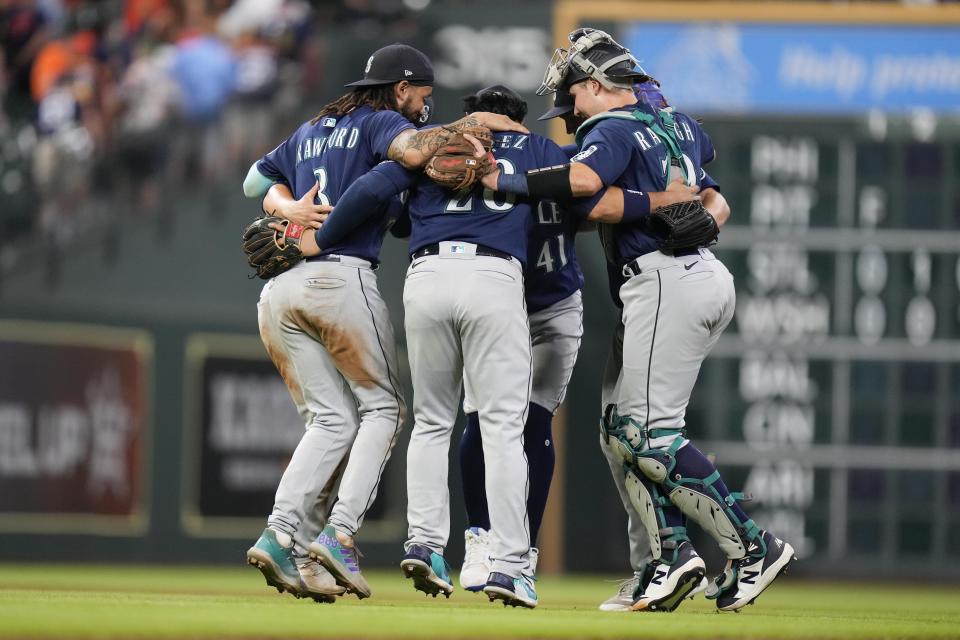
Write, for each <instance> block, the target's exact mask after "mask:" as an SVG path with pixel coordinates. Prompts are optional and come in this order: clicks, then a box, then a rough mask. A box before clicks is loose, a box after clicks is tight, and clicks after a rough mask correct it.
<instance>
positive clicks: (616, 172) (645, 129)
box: [573, 104, 717, 265]
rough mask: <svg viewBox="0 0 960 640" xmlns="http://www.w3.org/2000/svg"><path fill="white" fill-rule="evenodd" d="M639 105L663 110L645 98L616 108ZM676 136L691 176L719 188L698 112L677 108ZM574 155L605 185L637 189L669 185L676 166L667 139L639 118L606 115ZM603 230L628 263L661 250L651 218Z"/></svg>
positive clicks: (617, 257)
mask: <svg viewBox="0 0 960 640" xmlns="http://www.w3.org/2000/svg"><path fill="white" fill-rule="evenodd" d="M634 109H637V110H641V111H643V112H645V113H648V114H651V115H653V116H654V117H656V118H657V119H658V121H659V116H658V115H657V111H656V110H655V109H653V108H652V107H650V106H648V105H645V104H636V105H629V106H627V107H624V108H622V109H615V110H614V111H623V112H626V113H629V112H631V111H633V110H634ZM673 116H674V127H673V130H674V132H675V134H676V141H677V143H678V145H679V147H680V151H681V152H682V154H683V162H684V165H685V168H686V174H687V175H688V176H689V178H688V179H689V180H691V181H693V182H696V183H697V184H699V185H700V187H701V188H708V187H712V188H717V183H716V182H715V181H714V180H713V178H711V177H710V176H709V174H707V172H706V171H705V170H704V168H703V165H705V164H707V163H708V162H710V161H711V160H713V158H714V157H715V155H716V152H715V151H714V148H713V142H712V141H711V140H710V138H709V136H707V134H706V133H705V132H704V131H703V129H701V128H700V124H699V123H698V122H697V121H696V120H694V119H693V118H691V117H689V116H687V115H685V114H682V113H674V114H673ZM580 149H581V150H580V153H578V154H577V155H576V156H574V157H573V160H574V161H578V162H583V163H584V164H585V165H587V166H588V167H590V168H591V169H593V170H594V171H595V172H596V173H597V175H598V176H600V179H601V180H602V181H603V184H604V185H616V186H618V187H621V188H625V189H634V190H636V191H646V192H649V191H664V190H665V189H666V188H667V175H668V170H669V167H670V154H669V150H668V147H667V145H666V144H665V143H664V141H663V140H661V139H660V136H658V135H657V134H656V133H655V132H654V131H653V129H652V128H651V127H649V126H647V125H646V124H644V123H642V122H639V121H637V120H633V119H629V120H628V119H621V118H605V119H603V120H600V121H598V122H597V123H596V124H594V126H593V128H592V129H590V131H589V132H588V133H587V135H586V137H585V138H584V140H583V143H582V144H581V146H580ZM605 231H608V232H609V233H602V236H603V237H604V239H605V248H606V250H607V257H608V259H611V261H613V262H614V263H616V264H618V265H622V264H623V263H625V262H627V261H629V260H632V259H634V258H636V257H639V256H641V255H644V254H646V253H650V252H651V251H656V250H657V237H656V236H655V235H654V234H653V233H652V232H651V231H650V230H649V229H648V228H647V225H646V221H645V220H641V221H640V222H636V223H621V224H617V225H610V226H609V228H607V229H605Z"/></svg>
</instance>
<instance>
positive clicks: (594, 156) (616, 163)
mask: <svg viewBox="0 0 960 640" xmlns="http://www.w3.org/2000/svg"><path fill="white" fill-rule="evenodd" d="M607 122H611V125H607ZM620 129H621V128H620V127H617V126H615V125H614V124H613V123H612V121H609V120H607V121H601V122H598V123H597V124H596V125H595V126H594V127H593V129H591V130H590V133H588V134H587V137H586V138H585V139H584V141H583V145H582V146H581V147H580V153H578V154H577V155H575V156H573V158H571V161H573V162H582V163H583V164H585V165H586V166H588V167H590V168H591V169H593V170H594V171H595V172H596V174H597V175H598V176H600V180H601V181H602V182H603V184H604V185H605V186H610V185H611V184H613V183H614V182H616V180H617V178H619V177H620V176H621V175H623V172H624V171H625V170H626V168H627V165H628V164H630V159H631V157H632V156H633V152H634V147H633V142H632V140H633V137H632V136H630V135H624V133H625V132H624V131H621V130H620Z"/></svg>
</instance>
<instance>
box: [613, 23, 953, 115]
mask: <svg viewBox="0 0 960 640" xmlns="http://www.w3.org/2000/svg"><path fill="white" fill-rule="evenodd" d="M620 37H621V38H622V41H623V42H624V44H625V46H627V47H629V48H630V49H631V50H632V51H633V52H634V54H635V55H636V56H637V57H638V58H639V59H640V60H641V64H642V65H643V67H644V68H645V69H646V70H647V71H648V72H649V73H650V74H651V75H653V76H655V77H657V78H659V79H660V80H661V81H663V83H664V88H665V90H666V95H667V96H668V98H669V99H670V101H671V102H672V103H673V104H675V105H679V106H681V107H682V108H683V109H685V110H689V111H698V112H708V111H713V112H726V113H743V112H766V113H850V112H859V111H864V110H868V109H880V110H884V111H891V112H903V111H908V110H911V109H916V108H925V109H931V110H934V111H953V112H956V111H957V110H958V109H960V26H956V25H953V26H943V27H934V26H907V25H904V26H845V25H830V26H824V25H817V26H815V25H803V24H745V23H736V22H698V23H693V22H691V23H677V22H634V23H631V24H629V25H627V26H625V27H624V29H623V31H622V32H621V34H620Z"/></svg>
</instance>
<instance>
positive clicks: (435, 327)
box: [327, 86, 693, 608]
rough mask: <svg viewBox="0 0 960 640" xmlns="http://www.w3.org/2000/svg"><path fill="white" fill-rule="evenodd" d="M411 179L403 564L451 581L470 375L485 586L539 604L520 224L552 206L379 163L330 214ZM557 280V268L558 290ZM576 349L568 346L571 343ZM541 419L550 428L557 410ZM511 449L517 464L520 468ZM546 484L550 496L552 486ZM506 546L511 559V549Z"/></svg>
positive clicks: (519, 152)
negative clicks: (447, 551)
mask: <svg viewBox="0 0 960 640" xmlns="http://www.w3.org/2000/svg"><path fill="white" fill-rule="evenodd" d="M478 98H479V99H480V102H482V104H483V105H484V106H485V107H486V106H494V105H496V106H498V107H499V108H501V110H502V111H503V112H504V113H505V114H508V115H512V116H514V117H522V116H523V115H524V114H523V113H520V112H519V111H518V110H516V109H515V107H516V106H517V105H518V104H519V105H522V101H521V100H520V99H519V96H517V95H516V94H515V93H514V92H512V91H511V90H509V89H507V88H505V87H500V86H497V87H490V88H489V89H485V90H483V91H481V92H480V94H479V95H478ZM493 153H494V154H495V156H496V159H497V163H498V166H500V167H501V168H502V169H503V170H505V171H508V172H515V171H517V170H524V169H526V168H528V167H531V166H543V164H542V163H545V162H546V163H556V162H566V161H567V156H566V155H565V154H564V153H563V151H562V150H561V149H560V148H559V147H558V146H557V145H556V144H555V143H553V142H552V141H550V140H548V139H546V138H542V137H540V136H535V135H530V134H526V133H525V134H519V135H518V134H515V133H509V134H506V133H505V134H498V135H497V136H495V138H494V142H493ZM407 189H409V197H408V209H409V212H410V218H411V221H412V238H411V243H410V248H411V251H412V257H413V262H412V264H411V267H410V270H409V271H408V277H407V283H406V287H405V291H404V302H405V308H406V312H407V323H406V326H407V345H408V351H409V353H410V367H411V373H412V375H413V381H414V412H415V415H416V416H417V418H416V426H415V427H414V434H413V436H412V438H411V445H410V450H409V452H408V465H407V473H408V484H409V489H408V499H409V501H410V504H409V509H408V519H409V524H410V540H409V541H408V543H407V546H406V549H407V555H406V556H405V558H404V560H403V562H402V563H401V567H403V569H404V572H405V574H406V575H407V576H408V577H411V578H413V579H414V585H415V587H416V588H417V589H419V590H422V591H425V592H427V593H431V594H434V595H436V594H438V593H444V594H445V595H449V594H450V593H451V592H452V591H453V584H452V582H451V580H450V575H449V565H448V564H447V562H446V560H445V559H444V558H443V555H442V554H443V549H444V547H445V546H446V542H447V536H448V535H449V494H448V492H447V491H446V465H445V464H444V461H445V460H446V457H445V456H446V455H447V449H448V447H449V438H450V433H451V431H452V428H453V421H454V420H455V418H456V412H457V401H458V399H459V395H460V386H461V385H460V380H461V376H462V379H463V382H464V386H465V389H466V397H467V399H468V400H467V403H468V404H469V405H472V406H476V407H477V408H478V412H477V413H478V414H479V416H478V417H479V429H480V433H481V434H482V447H483V452H484V459H485V460H486V461H487V468H485V469H484V477H485V485H486V489H487V491H486V495H487V496H493V497H492V498H490V499H489V519H490V525H488V526H490V528H491V529H492V530H493V531H494V532H495V534H496V535H495V536H493V539H492V540H491V541H490V556H491V557H490V564H489V568H488V569H487V574H486V575H484V576H483V578H482V580H483V582H482V583H480V584H479V585H478V587H479V588H482V590H483V591H484V592H486V593H487V594H488V595H489V596H490V597H491V598H492V599H494V598H496V599H503V600H504V601H505V602H507V603H509V604H512V605H517V606H525V607H530V608H532V607H535V606H536V604H537V595H536V591H535V589H534V584H533V577H532V572H531V571H530V568H529V566H524V565H525V564H528V563H529V559H528V557H529V556H528V551H529V547H530V542H529V533H528V530H527V528H526V527H527V521H526V518H525V517H524V516H525V512H526V507H527V500H526V498H527V496H526V483H527V480H528V478H527V475H526V463H525V460H524V459H523V449H522V443H521V438H522V437H523V427H524V422H525V419H526V416H525V415H524V414H526V413H527V411H528V407H527V404H522V403H521V402H520V401H521V400H522V401H523V403H529V400H528V398H527V395H528V392H529V378H530V372H531V370H530V360H529V358H530V337H529V330H528V328H527V320H526V310H525V309H524V307H523V295H522V292H523V288H522V286H523V282H522V277H519V271H520V270H519V265H520V264H522V263H523V262H525V261H528V259H531V260H532V258H531V257H528V255H527V243H526V238H527V236H526V231H527V230H528V229H529V228H530V226H531V225H533V224H535V223H536V221H537V220H538V219H539V216H543V215H546V214H544V213H543V212H544V211H551V209H539V206H538V205H539V203H538V202H536V201H531V200H529V199H513V198H510V197H505V198H501V199H496V197H495V196H494V195H493V194H492V192H485V191H481V190H480V189H474V190H467V191H459V192H454V191H450V190H449V189H443V188H441V187H439V186H438V185H436V184H434V183H433V182H431V181H429V180H427V179H426V178H424V177H422V176H418V175H417V174H410V173H407V172H404V171H403V170H402V169H400V168H399V167H396V166H395V165H393V166H391V164H390V163H384V164H383V165H380V166H378V167H377V168H376V169H374V171H372V172H371V173H370V174H368V175H367V176H364V177H363V178H361V179H360V180H358V181H357V182H356V183H355V184H354V185H353V186H352V187H351V188H350V189H349V190H348V192H347V193H345V194H344V195H343V197H342V198H341V199H340V201H339V202H338V204H337V207H336V208H335V210H334V214H333V216H332V217H331V218H330V219H331V220H332V219H333V218H334V217H336V216H337V215H339V214H341V213H343V214H344V215H346V216H347V217H348V218H350V217H352V216H353V215H355V213H354V212H359V211H363V210H368V209H371V208H376V207H379V206H382V204H383V203H384V202H387V201H388V200H389V199H390V198H391V197H392V196H393V195H394V194H395V193H398V192H400V191H403V190H407ZM653 197H654V198H661V199H663V201H665V202H668V201H679V200H683V199H689V198H692V197H693V193H692V190H684V191H678V192H673V193H665V194H660V193H658V194H654V196H653ZM549 204H551V203H548V205H549ZM594 209H595V212H591V214H590V215H591V216H594V215H596V216H601V215H602V216H604V217H602V218H599V219H608V220H611V221H614V220H617V219H619V213H617V212H613V211H611V212H610V213H609V214H607V213H603V211H604V208H603V207H601V206H600V205H599V204H597V205H596V206H595V207H594ZM535 211H536V213H535ZM607 215H609V216H610V217H606V216H607ZM553 219H554V218H553V216H552V215H551V217H550V218H544V220H549V221H551V224H553V223H552V220H553ZM327 224H329V221H328V223H327ZM551 237H552V239H553V240H555V241H556V242H557V247H559V245H560V242H561V241H560V240H559V239H557V238H556V236H555V235H551ZM444 238H449V239H447V240H444ZM434 241H436V242H434ZM536 250H537V251H538V252H539V253H538V261H541V259H542V262H543V264H544V266H546V265H547V264H548V263H549V260H547V258H546V257H545V256H543V247H542V246H536ZM553 260H554V262H553V266H554V268H555V269H556V268H559V267H561V266H562V265H563V263H564V261H565V260H567V261H568V264H569V257H568V254H564V255H563V256H559V255H558V256H557V257H555V258H553ZM572 278H573V280H574V284H573V286H572V287H570V289H572V290H570V289H568V290H567V291H566V292H565V293H566V295H561V296H560V301H563V300H568V299H569V298H570V297H571V296H573V295H574V294H575V293H576V292H577V291H578V290H579V286H580V281H579V278H578V277H577V276H576V275H573V276H572ZM558 282H559V281H558V280H556V279H554V281H553V284H554V286H555V287H556V286H557V285H558ZM547 289H548V288H547V287H542V292H543V294H544V296H547V295H555V294H556V290H551V291H550V293H549V294H548V293H547ZM571 303H572V304H576V301H575V300H574V301H569V300H568V302H567V305H565V306H564V307H561V306H559V305H557V307H556V309H555V311H558V312H560V311H562V312H564V314H566V306H570V305H571ZM547 306H548V307H550V306H552V305H550V304H549V303H548V305H547ZM566 318H567V321H566V322H565V323H563V324H562V325H561V326H562V327H563V330H565V331H567V332H570V333H573V334H579V332H580V329H579V313H578V314H577V317H576V320H575V323H576V324H575V325H574V327H575V328H571V327H569V326H567V325H570V324H573V323H574V320H573V319H572V318H571V317H570V316H569V315H567V316H566ZM521 320H522V321H521ZM521 328H522V329H523V331H522V333H521V332H520V329H521ZM461 345H462V346H461ZM566 346H567V352H566V353H565V357H566V359H568V360H570V361H571V362H570V363H569V367H572V359H573V356H574V354H575V351H576V345H575V343H574V344H572V345H571V344H570V343H569V342H568V343H567V345H566ZM571 348H572V351H573V352H574V354H570V353H569V350H570V349H571ZM561 375H562V379H561V380H560V381H559V382H556V383H554V384H553V385H550V386H552V387H553V389H554V392H555V394H556V395H555V396H554V397H552V398H549V399H542V400H540V402H542V403H543V405H544V406H546V407H549V409H550V411H549V412H548V413H552V410H553V409H554V408H555V407H556V405H558V404H559V402H560V400H561V399H562V397H561V396H562V388H563V387H564V386H565V384H566V379H567V378H568V377H569V369H567V370H566V372H562V373H561ZM546 386H548V385H544V387H546ZM546 420H547V424H548V425H549V415H548V416H546ZM518 421H519V422H518ZM548 433H549V432H548ZM518 446H519V447H520V450H519V451H517V450H516V447H518ZM511 448H512V450H511ZM491 451H492V452H493V454H494V455H492V456H491ZM517 456H519V459H520V463H523V466H522V467H520V466H517V465H518V463H517V460H516V457H517ZM518 471H519V473H518ZM545 475H546V474H545ZM547 479H549V477H547ZM518 494H519V495H518ZM543 494H544V495H543V498H542V500H545V489H544V490H543ZM518 507H519V509H518ZM498 511H499V515H498ZM531 511H532V509H531ZM540 512H541V514H542V507H541V508H540ZM511 546H512V547H513V549H512V550H513V553H512V554H511V555H513V557H510V556H509V555H508V553H509V552H510V551H511ZM518 556H519V557H518ZM475 588H477V587H475Z"/></svg>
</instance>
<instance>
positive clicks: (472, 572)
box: [460, 527, 490, 592]
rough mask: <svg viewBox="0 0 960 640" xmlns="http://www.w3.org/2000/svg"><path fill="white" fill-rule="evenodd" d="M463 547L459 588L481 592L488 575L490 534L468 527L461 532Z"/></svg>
mask: <svg viewBox="0 0 960 640" xmlns="http://www.w3.org/2000/svg"><path fill="white" fill-rule="evenodd" d="M463 545H464V549H463V567H461V569H460V586H461V587H463V588H464V589H466V590H467V591H473V592H480V591H483V587H484V586H486V584H487V576H489V575H490V532H489V531H487V530H486V529H481V528H480V527H470V528H469V529H467V530H466V531H464V532H463Z"/></svg>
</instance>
